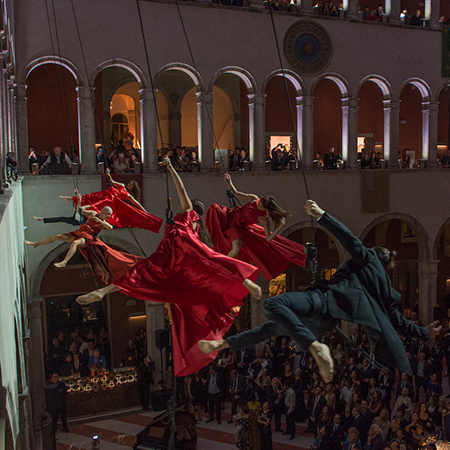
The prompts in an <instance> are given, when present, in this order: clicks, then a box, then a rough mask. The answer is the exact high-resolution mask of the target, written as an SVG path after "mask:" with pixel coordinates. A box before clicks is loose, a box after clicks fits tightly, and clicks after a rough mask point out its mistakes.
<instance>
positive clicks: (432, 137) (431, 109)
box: [422, 102, 439, 167]
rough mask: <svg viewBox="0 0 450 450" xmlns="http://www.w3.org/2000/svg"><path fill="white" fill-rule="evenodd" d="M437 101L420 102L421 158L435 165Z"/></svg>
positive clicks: (429, 165) (431, 165) (428, 163)
mask: <svg viewBox="0 0 450 450" xmlns="http://www.w3.org/2000/svg"><path fill="white" fill-rule="evenodd" d="M438 105H439V103H438V102H423V103H422V159H425V160H427V167H437V134H438Z"/></svg>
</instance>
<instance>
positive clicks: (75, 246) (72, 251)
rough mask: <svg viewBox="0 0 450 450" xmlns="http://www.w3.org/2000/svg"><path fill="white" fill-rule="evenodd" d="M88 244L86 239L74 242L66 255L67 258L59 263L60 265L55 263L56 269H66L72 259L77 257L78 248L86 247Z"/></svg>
mask: <svg viewBox="0 0 450 450" xmlns="http://www.w3.org/2000/svg"><path fill="white" fill-rule="evenodd" d="M85 244H86V240H85V239H84V238H79V239H75V240H73V241H72V244H70V248H69V250H68V251H67V253H66V256H65V258H64V259H63V260H62V261H61V262H59V263H54V264H53V265H54V266H55V267H66V265H67V263H68V262H69V260H70V258H72V256H73V255H75V252H76V251H77V249H78V247H79V246H80V245H81V246H83V245H85Z"/></svg>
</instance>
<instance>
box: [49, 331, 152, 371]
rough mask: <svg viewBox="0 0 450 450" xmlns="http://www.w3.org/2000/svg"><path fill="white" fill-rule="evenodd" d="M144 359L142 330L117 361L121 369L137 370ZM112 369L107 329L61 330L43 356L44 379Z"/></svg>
mask: <svg viewBox="0 0 450 450" xmlns="http://www.w3.org/2000/svg"><path fill="white" fill-rule="evenodd" d="M146 356H147V333H146V331H145V329H144V328H143V327H141V328H139V329H138V331H137V332H136V334H135V336H134V339H131V340H130V341H129V342H128V344H127V345H126V347H125V349H124V352H123V356H122V358H121V361H120V366H121V367H137V366H139V365H140V364H142V363H144V359H145V357H146ZM110 368H111V347H110V337H109V333H108V331H107V330H106V327H104V326H102V327H100V329H99V330H98V331H96V330H95V329H94V328H93V327H89V328H88V330H87V332H86V333H83V334H82V333H81V329H80V327H75V328H73V330H72V331H71V332H68V331H64V330H60V331H59V332H58V334H57V335H56V336H54V337H53V339H52V340H51V342H50V343H49V345H48V352H47V354H46V356H45V371H46V377H47V378H49V377H51V375H52V374H54V373H58V374H59V375H60V376H62V377H68V376H71V375H74V374H79V375H80V376H82V377H84V376H89V375H91V374H92V373H93V372H95V373H100V372H102V371H103V370H105V369H110Z"/></svg>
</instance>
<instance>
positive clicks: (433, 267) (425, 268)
mask: <svg viewBox="0 0 450 450" xmlns="http://www.w3.org/2000/svg"><path fill="white" fill-rule="evenodd" d="M440 262H441V261H440V260H431V261H420V260H419V261H418V263H419V274H428V275H433V274H437V273H438V264H439V263H440Z"/></svg>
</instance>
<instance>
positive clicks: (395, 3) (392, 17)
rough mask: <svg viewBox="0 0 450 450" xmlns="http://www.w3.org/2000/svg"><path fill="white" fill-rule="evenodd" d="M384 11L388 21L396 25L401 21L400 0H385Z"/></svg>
mask: <svg viewBox="0 0 450 450" xmlns="http://www.w3.org/2000/svg"><path fill="white" fill-rule="evenodd" d="M384 11H385V13H386V16H387V18H388V22H389V23H393V24H397V25H399V24H401V23H402V21H401V20H400V12H401V0H385V8H384Z"/></svg>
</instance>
